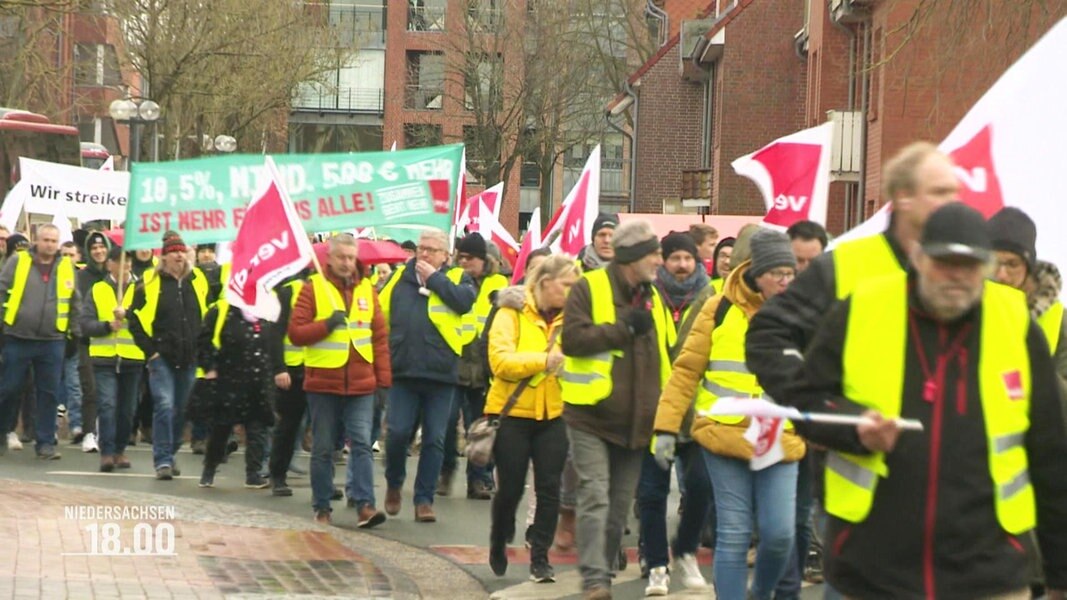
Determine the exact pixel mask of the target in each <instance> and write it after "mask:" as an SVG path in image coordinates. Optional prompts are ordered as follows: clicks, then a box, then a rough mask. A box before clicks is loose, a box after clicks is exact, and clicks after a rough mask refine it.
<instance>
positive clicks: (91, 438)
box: [82, 433, 100, 452]
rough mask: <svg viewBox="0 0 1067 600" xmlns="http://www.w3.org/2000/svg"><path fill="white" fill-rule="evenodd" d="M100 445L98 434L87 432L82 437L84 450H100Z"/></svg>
mask: <svg viewBox="0 0 1067 600" xmlns="http://www.w3.org/2000/svg"><path fill="white" fill-rule="evenodd" d="M99 451H100V446H98V445H97V444H96V434H93V433H87V434H85V438H84V439H82V452H99Z"/></svg>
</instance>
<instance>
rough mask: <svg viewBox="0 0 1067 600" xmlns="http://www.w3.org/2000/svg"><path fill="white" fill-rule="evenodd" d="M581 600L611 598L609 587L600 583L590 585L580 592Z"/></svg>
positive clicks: (606, 599) (604, 599)
mask: <svg viewBox="0 0 1067 600" xmlns="http://www.w3.org/2000/svg"><path fill="white" fill-rule="evenodd" d="M582 600H611V588H609V587H604V586H602V585H598V586H594V587H591V588H589V589H587V590H585V591H584V592H582Z"/></svg>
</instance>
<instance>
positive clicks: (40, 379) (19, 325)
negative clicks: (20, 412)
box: [0, 224, 81, 460]
mask: <svg viewBox="0 0 1067 600" xmlns="http://www.w3.org/2000/svg"><path fill="white" fill-rule="evenodd" d="M10 237H12V238H13V237H15V236H14V235H12V236H10ZM10 241H11V240H10V238H9V243H10ZM16 247H17V245H16ZM0 299H3V301H4V302H3V304H4V348H3V367H2V370H0V373H2V376H0V414H3V415H6V419H5V420H4V421H5V422H6V423H7V424H8V425H9V427H11V428H12V429H13V428H14V416H13V415H14V413H15V411H16V410H17V409H18V402H19V394H20V392H21V390H22V383H23V381H24V380H25V377H26V373H27V371H28V370H29V369H30V368H31V367H32V368H33V374H34V385H35V387H36V396H37V398H36V400H37V402H36V408H37V414H38V415H40V418H39V419H37V424H36V425H37V426H36V432H35V433H36V444H35V450H36V452H37V457H38V458H40V459H44V460H55V459H58V458H59V457H60V454H59V452H57V451H56V447H55V437H56V420H55V419H54V418H52V416H53V415H55V414H56V390H57V388H58V386H59V381H60V378H61V375H62V370H63V353H64V350H65V348H66V338H67V337H68V336H69V335H77V334H79V333H80V331H79V330H80V325H79V323H78V318H79V314H80V312H81V307H80V301H81V299H80V296H78V292H77V289H75V285H74V264H73V263H72V262H71V260H70V259H69V258H66V257H63V256H60V255H59V228H58V227H56V226H55V225H51V224H43V225H39V226H38V227H37V236H36V243H35V246H34V248H33V250H31V251H29V252H16V253H15V255H14V256H13V257H12V260H8V261H7V262H6V263H5V264H4V268H3V271H0ZM6 451H7V436H0V454H3V453H5V452H6Z"/></svg>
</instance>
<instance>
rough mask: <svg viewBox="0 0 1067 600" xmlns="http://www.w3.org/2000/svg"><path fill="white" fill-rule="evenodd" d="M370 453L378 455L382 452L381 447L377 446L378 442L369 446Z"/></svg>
mask: <svg viewBox="0 0 1067 600" xmlns="http://www.w3.org/2000/svg"><path fill="white" fill-rule="evenodd" d="M370 451H371V452H373V453H375V454H378V453H379V452H381V451H382V445H381V444H379V443H378V442H374V443H373V444H371V445H370Z"/></svg>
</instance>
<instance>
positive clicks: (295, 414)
mask: <svg viewBox="0 0 1067 600" xmlns="http://www.w3.org/2000/svg"><path fill="white" fill-rule="evenodd" d="M286 370H287V371H289V379H290V380H291V381H292V384H291V385H290V386H289V389H287V390H282V389H279V390H277V395H276V396H275V400H274V412H275V413H276V414H277V416H278V421H277V422H276V423H275V424H274V436H273V438H272V439H271V445H270V448H271V449H270V476H271V478H273V479H278V480H281V481H284V480H285V473H286V472H287V471H288V470H289V463H290V462H291V461H292V460H293V451H294V449H295V445H296V437H297V435H300V434H302V433H303V432H301V431H297V430H298V429H300V423H301V422H302V421H303V420H304V411H306V410H307V405H308V402H307V395H306V394H305V393H304V367H303V366H300V367H286Z"/></svg>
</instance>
